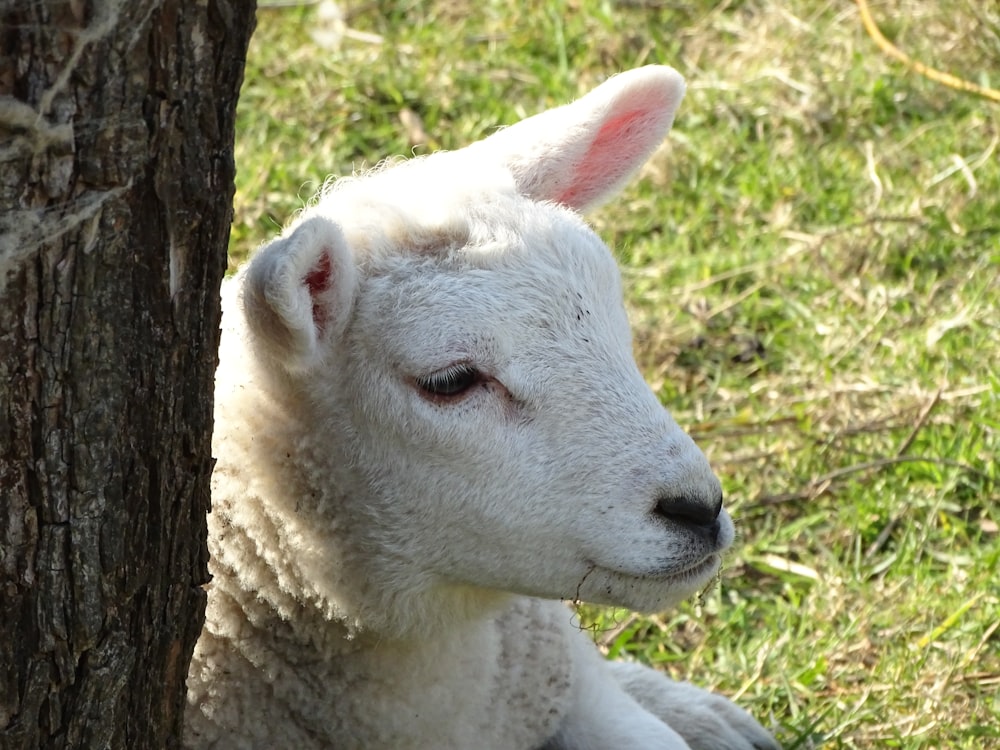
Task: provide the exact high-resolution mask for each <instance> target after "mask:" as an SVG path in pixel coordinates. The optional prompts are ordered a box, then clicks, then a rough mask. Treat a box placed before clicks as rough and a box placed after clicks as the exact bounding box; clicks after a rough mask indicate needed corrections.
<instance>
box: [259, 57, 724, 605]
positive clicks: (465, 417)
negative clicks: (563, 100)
mask: <svg viewBox="0 0 1000 750" xmlns="http://www.w3.org/2000/svg"><path fill="white" fill-rule="evenodd" d="M682 94H683V82H682V81H681V79H680V77H679V76H678V75H677V74H676V73H675V72H674V71H671V70H670V69H667V68H659V67H650V68H643V69H640V70H637V71H632V72H631V73H628V74H623V75H621V76H618V77H616V78H613V79H611V80H610V81H608V82H607V83H606V84H604V85H602V86H600V87H598V88H597V89H596V90H594V91H593V92H592V93H591V94H588V95H587V96H585V97H583V98H582V99H580V100H579V101H577V102H575V103H573V104H571V105H568V106H566V107H562V108H559V109H555V110H550V111H549V112H546V113H543V114H542V115H539V116H537V117H534V118H529V119H528V120H525V121H523V122H521V123H519V124H517V125H514V126H513V127H511V128H508V129H506V130H503V131H501V132H499V133H497V134H495V135H493V136H491V137H490V138H487V139H486V140H485V141H482V142H480V143H479V144H475V145H473V146H472V147H470V148H468V149H463V150H461V151H459V152H455V153H453V154H449V155H436V156H432V157H429V158H427V159H424V160H418V161H417V162H411V163H409V164H407V165H403V166H402V167H394V168H390V169H388V170H385V171H383V172H380V173H379V174H377V175H374V176H368V177H364V178H362V179H361V180H359V181H354V182H349V183H346V184H345V185H344V187H343V188H342V189H338V190H335V191H334V192H333V193H331V194H329V195H328V196H327V197H326V198H324V199H323V200H322V201H321V202H320V203H319V205H318V206H317V207H315V208H314V209H312V210H311V212H310V213H309V214H308V218H305V219H304V220H302V221H301V222H300V223H299V224H298V226H297V227H296V228H294V230H293V231H291V232H290V233H288V234H286V236H285V237H283V238H282V239H280V240H277V241H276V242H274V243H272V244H271V245H270V246H269V247H268V248H265V249H264V250H263V251H261V252H260V253H259V254H258V256H257V257H256V258H255V259H254V260H253V262H252V263H251V264H250V266H249V268H248V270H247V271H246V273H245V275H244V291H243V303H244V309H245V313H246V318H247V321H248V323H249V326H250V329H251V338H252V340H253V341H254V343H255V351H256V352H257V353H258V354H259V355H260V356H261V357H262V358H263V359H264V360H267V361H268V362H269V364H268V365H267V366H268V367H270V368H271V369H272V370H274V371H280V372H281V373H282V375H283V376H285V375H287V376H288V378H289V380H288V381H287V382H289V383H294V390H296V391H301V392H304V394H305V398H299V403H300V404H302V403H305V404H307V408H306V410H305V413H304V414H305V416H304V418H303V424H304V425H305V426H304V427H303V429H306V430H314V431H315V433H316V434H315V435H313V436H312V437H313V439H312V440H311V441H310V442H311V443H312V444H313V445H317V444H319V445H322V444H323V441H324V439H326V440H328V441H329V444H330V457H329V465H328V467H327V470H326V471H327V473H326V475H324V474H323V473H322V472H320V474H319V475H318V477H319V479H318V481H324V476H329V478H330V481H331V482H334V481H341V482H344V483H346V484H350V485H351V486H352V487H355V488H357V487H360V488H362V491H360V495H361V496H360V497H358V498H357V501H356V502H350V501H347V502H346V503H345V504H343V507H339V508H337V509H336V511H335V512H337V513H340V514H342V515H343V517H342V518H330V519H325V520H327V521H329V522H330V525H331V526H332V527H333V528H336V529H338V533H344V534H346V533H349V534H350V535H351V539H350V543H351V544H352V545H354V546H355V547H356V548H357V549H359V550H361V551H362V553H361V554H359V555H356V556H354V557H352V558H351V559H352V560H356V561H357V560H360V561H363V564H364V565H365V566H367V567H366V569H365V570H357V571H346V572H345V571H342V574H343V575H348V576H353V577H355V580H357V579H361V578H363V579H364V580H368V581H370V586H372V587H377V588H379V589H380V590H383V591H385V590H387V589H392V587H394V586H396V587H413V586H414V585H417V584H418V583H419V585H420V586H422V587H427V586H429V587H435V586H438V587H451V586H456V587H462V586H473V587H480V588H489V589H498V590H505V591H512V592H519V593H526V594H533V595H539V596H546V597H561V598H567V599H573V598H579V599H585V600H589V601H595V602H603V603H612V604H620V605H624V606H629V607H633V608H636V609H643V610H656V609H661V608H664V607H666V606H668V605H670V604H672V603H673V602H674V601H676V600H677V599H678V598H680V597H683V596H686V595H688V594H690V593H691V592H692V591H694V590H697V589H698V588H699V587H701V586H703V585H705V584H706V583H707V582H708V581H709V580H710V579H711V577H712V576H713V575H714V574H715V572H716V570H717V569H718V565H719V555H720V553H721V552H722V551H723V550H724V549H725V548H726V547H727V546H728V545H729V544H730V543H731V541H732V538H733V529H732V523H731V521H730V519H729V516H728V515H727V514H726V512H725V511H724V510H722V507H721V492H720V488H719V484H718V482H717V480H716V479H715V477H714V476H713V475H712V473H711V471H710V469H709V467H708V464H707V462H706V460H705V458H704V456H703V455H702V454H701V452H700V451H699V450H698V449H697V448H696V447H695V445H694V444H693V443H692V441H691V439H690V438H689V437H688V436H687V435H686V434H684V432H682V431H681V430H680V429H679V428H678V427H677V425H676V424H675V423H674V422H673V420H672V419H671V418H670V416H669V414H668V413H667V412H666V411H665V410H664V409H663V408H662V407H661V405H660V404H659V403H658V402H657V399H656V397H655V396H654V395H653V394H652V393H651V392H650V390H649V388H648V387H647V386H646V384H645V383H644V382H643V380H642V377H641V376H640V374H639V372H638V371H637V369H636V366H635V364H634V361H633V359H632V352H631V342H630V336H629V330H628V323H627V320H626V316H625V312H624V310H623V306H622V300H621V292H620V289H619V279H618V274H617V270H616V268H615V265H614V262H613V259H612V258H611V255H610V253H609V251H608V250H607V248H605V247H604V246H603V245H602V243H601V242H600V241H599V240H598V239H597V238H596V236H595V235H594V234H593V233H592V232H591V231H590V230H589V229H587V228H586V226H585V225H584V224H583V223H582V222H581V220H580V219H579V218H578V217H577V216H576V214H575V213H574V211H573V210H571V209H583V208H586V207H587V206H589V205H592V204H594V203H595V202H597V201H599V200H600V199H602V198H603V197H606V196H607V195H608V194H610V193H611V192H613V191H614V190H615V189H616V188H617V186H619V185H620V184H621V183H622V182H623V180H624V179H626V177H627V176H628V175H629V174H630V173H632V172H633V171H634V170H635V169H636V168H637V167H638V165H639V164H641V163H642V162H643V161H644V160H645V159H646V158H647V156H648V155H649V154H650V153H651V151H652V150H653V149H654V148H655V147H656V146H657V144H659V142H660V141H661V140H662V138H663V136H664V135H665V133H666V131H667V129H668V128H669V127H670V123H671V121H672V119H673V113H674V110H675V108H676V106H677V104H678V103H679V101H680V98H681V96H682ZM290 454H291V451H289V455H290ZM279 458H280V457H279ZM330 512H334V511H333V510H331V511H330ZM320 520H324V519H320ZM313 547H314V549H313V553H321V552H322V544H316V545H313ZM317 551H318V552H317ZM358 564H362V563H358ZM320 567H323V564H322V562H321V563H320Z"/></svg>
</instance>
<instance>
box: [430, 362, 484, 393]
mask: <svg viewBox="0 0 1000 750" xmlns="http://www.w3.org/2000/svg"><path fill="white" fill-rule="evenodd" d="M483 379H484V378H483V374H482V373H481V372H479V370H477V369H476V368H475V367H473V366H472V365H454V366H453V367H449V368H447V369H446V370H441V371H440V372H435V373H434V374H432V375H428V376H426V377H422V378H417V379H416V383H417V387H418V388H420V390H422V391H423V392H424V393H425V394H427V395H428V396H433V397H435V398H439V399H457V398H459V397H461V396H464V395H465V394H466V393H468V392H469V391H470V390H471V389H472V388H474V387H475V386H477V385H478V384H479V383H481V382H483Z"/></svg>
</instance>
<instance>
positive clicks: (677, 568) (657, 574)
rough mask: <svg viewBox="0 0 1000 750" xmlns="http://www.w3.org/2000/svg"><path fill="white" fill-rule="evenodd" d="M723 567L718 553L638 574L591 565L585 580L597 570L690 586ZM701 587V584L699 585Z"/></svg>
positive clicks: (639, 578) (643, 579)
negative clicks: (683, 563)
mask: <svg viewBox="0 0 1000 750" xmlns="http://www.w3.org/2000/svg"><path fill="white" fill-rule="evenodd" d="M721 566H722V555H721V554H719V553H718V552H711V553H709V554H707V555H705V556H704V557H701V558H699V559H698V560H696V561H694V562H691V563H687V564H685V565H677V564H673V565H669V566H665V567H661V568H653V569H650V570H648V571H646V572H636V571H634V570H621V569H616V568H605V567H603V566H601V565H596V564H594V563H589V571H588V573H587V575H586V576H584V580H586V579H587V577H588V576H589V575H590V574H591V573H593V572H594V571H595V570H604V571H605V572H606V573H610V574H612V575H614V576H618V577H621V578H631V579H633V580H640V581H655V582H657V583H661V584H666V585H671V586H672V585H681V586H690V585H691V584H692V583H695V582H707V581H708V580H709V579H711V577H712V576H714V575H715V574H716V573H717V572H718V570H719V568H720V567H721ZM698 585H700V583H699V584H698Z"/></svg>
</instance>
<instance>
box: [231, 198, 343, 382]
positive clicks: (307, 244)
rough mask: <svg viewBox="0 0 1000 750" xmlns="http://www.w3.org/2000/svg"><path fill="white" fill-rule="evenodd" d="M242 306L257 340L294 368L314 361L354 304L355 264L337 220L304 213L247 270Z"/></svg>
mask: <svg viewBox="0 0 1000 750" xmlns="http://www.w3.org/2000/svg"><path fill="white" fill-rule="evenodd" d="M243 273H244V277H243V289H242V299H243V312H244V315H245V317H246V320H247V325H248V326H249V327H250V331H251V333H252V335H253V339H254V343H255V344H256V345H257V346H258V347H262V348H263V349H264V351H265V352H266V353H267V354H269V355H270V356H272V357H273V358H274V359H275V360H276V361H278V362H280V363H281V364H282V365H283V366H285V367H286V368H288V369H289V370H292V371H300V370H304V369H307V368H309V367H310V366H312V365H313V364H315V363H316V362H317V361H318V360H319V357H320V354H321V353H322V343H323V341H324V340H328V339H329V338H331V337H336V336H338V335H340V334H341V333H342V332H343V330H344V327H345V326H346V324H347V320H348V318H349V316H350V313H351V308H352V307H353V305H354V298H355V295H356V292H357V284H358V280H357V269H356V266H355V263H354V257H353V255H352V253H351V250H350V248H349V247H348V245H347V242H346V240H345V239H344V234H343V232H341V230H340V227H338V226H337V225H336V224H335V223H334V222H332V221H330V220H329V219H324V218H322V217H313V218H311V219H306V220H305V221H303V222H302V223H300V224H299V225H298V226H297V227H295V229H294V231H292V232H291V233H290V234H288V235H287V236H284V237H280V238H279V239H276V240H274V241H273V242H272V243H271V244H269V245H267V246H266V247H264V248H262V249H261V250H260V251H258V253H257V254H256V255H255V256H254V258H253V259H252V260H251V261H250V263H249V264H248V265H247V268H246V269H245V270H244V272H243Z"/></svg>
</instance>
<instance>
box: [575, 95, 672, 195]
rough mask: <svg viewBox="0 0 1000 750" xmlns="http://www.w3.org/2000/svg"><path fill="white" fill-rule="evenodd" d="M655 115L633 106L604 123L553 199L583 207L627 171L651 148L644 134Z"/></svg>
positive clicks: (629, 171) (626, 173)
mask: <svg viewBox="0 0 1000 750" xmlns="http://www.w3.org/2000/svg"><path fill="white" fill-rule="evenodd" d="M655 116H656V113H655V112H650V110H649V109H648V108H643V109H633V110H630V111H628V112H625V113H624V114H620V115H618V116H617V117H613V118H611V119H610V120H608V121H607V122H606V123H604V125H602V126H601V129H600V130H598V131H597V136H596V137H595V138H594V140H593V141H592V142H591V144H590V147H589V148H588V149H587V153H586V154H584V156H583V159H581V160H580V163H579V164H577V165H576V169H575V172H574V174H573V181H572V182H571V183H570V185H569V187H568V188H566V190H564V191H563V192H562V193H560V195H559V196H558V197H557V198H556V200H557V202H559V203H562V204H563V205H564V206H572V207H574V208H576V207H580V206H586V205H588V204H589V203H590V202H591V201H592V200H593V199H594V198H596V197H598V196H599V195H601V194H602V193H604V192H605V191H606V190H608V188H609V186H612V185H616V184H617V183H618V182H619V181H620V180H621V179H622V178H624V177H626V176H627V175H628V174H630V173H631V172H632V170H633V169H635V168H636V167H637V166H638V165H639V163H641V162H642V161H643V160H644V159H645V157H646V156H648V154H649V152H650V151H651V150H652V149H651V148H650V143H649V138H648V136H644V134H645V132H646V123H647V122H648V121H649V120H651V119H654V118H655Z"/></svg>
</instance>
